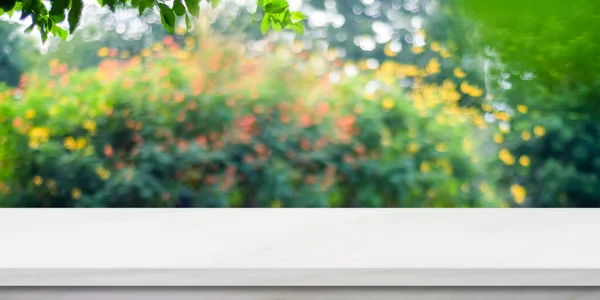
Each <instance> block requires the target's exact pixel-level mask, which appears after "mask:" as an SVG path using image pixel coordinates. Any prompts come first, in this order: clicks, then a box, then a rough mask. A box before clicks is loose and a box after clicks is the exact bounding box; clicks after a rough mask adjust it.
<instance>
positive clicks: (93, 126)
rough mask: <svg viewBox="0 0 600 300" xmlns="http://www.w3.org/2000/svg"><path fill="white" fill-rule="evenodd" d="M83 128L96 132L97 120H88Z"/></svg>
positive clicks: (92, 132)
mask: <svg viewBox="0 0 600 300" xmlns="http://www.w3.org/2000/svg"><path fill="white" fill-rule="evenodd" d="M83 128H85V129H86V130H87V131H89V132H90V133H91V134H94V133H95V132H96V122H94V121H93V120H86V121H85V122H84V123H83Z"/></svg>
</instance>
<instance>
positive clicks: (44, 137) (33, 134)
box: [29, 127, 50, 142]
mask: <svg viewBox="0 0 600 300" xmlns="http://www.w3.org/2000/svg"><path fill="white" fill-rule="evenodd" d="M29 138H31V139H33V140H37V141H40V142H47V141H48V139H49V138H50V130H49V129H48V128H45V127H34V128H33V129H31V130H30V131H29Z"/></svg>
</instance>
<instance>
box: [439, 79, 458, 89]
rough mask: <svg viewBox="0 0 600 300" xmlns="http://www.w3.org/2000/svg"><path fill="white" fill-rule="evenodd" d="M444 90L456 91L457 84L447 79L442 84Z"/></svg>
mask: <svg viewBox="0 0 600 300" xmlns="http://www.w3.org/2000/svg"><path fill="white" fill-rule="evenodd" d="M442 88H443V89H445V90H454V89H456V84H454V82H452V80H450V79H446V80H444V82H442Z"/></svg>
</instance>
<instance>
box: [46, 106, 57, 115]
mask: <svg viewBox="0 0 600 300" xmlns="http://www.w3.org/2000/svg"><path fill="white" fill-rule="evenodd" d="M48 113H49V114H50V116H52V117H54V116H56V114H57V113H58V108H56V106H52V107H51V108H50V110H49V111H48Z"/></svg>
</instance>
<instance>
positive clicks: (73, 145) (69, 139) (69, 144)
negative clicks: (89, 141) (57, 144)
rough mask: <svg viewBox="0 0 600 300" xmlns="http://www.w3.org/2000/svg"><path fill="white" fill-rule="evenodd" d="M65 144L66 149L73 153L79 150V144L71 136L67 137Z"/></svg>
mask: <svg viewBox="0 0 600 300" xmlns="http://www.w3.org/2000/svg"><path fill="white" fill-rule="evenodd" d="M63 144H64V145H65V148H67V149H68V150H71V151H73V150H75V149H76V148H77V142H76V141H75V139H74V138H73V137H71V136H69V137H66V138H65V140H64V142H63Z"/></svg>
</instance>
